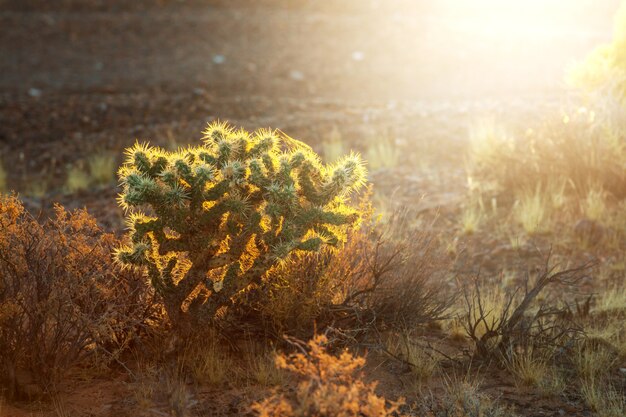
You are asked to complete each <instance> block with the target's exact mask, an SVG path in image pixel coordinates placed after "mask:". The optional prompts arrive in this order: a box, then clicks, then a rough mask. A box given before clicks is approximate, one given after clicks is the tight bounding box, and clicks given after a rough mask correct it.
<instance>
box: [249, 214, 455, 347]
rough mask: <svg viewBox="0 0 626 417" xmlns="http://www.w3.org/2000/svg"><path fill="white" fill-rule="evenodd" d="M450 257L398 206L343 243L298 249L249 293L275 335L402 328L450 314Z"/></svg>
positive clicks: (354, 334)
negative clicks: (413, 227) (381, 220)
mask: <svg viewBox="0 0 626 417" xmlns="http://www.w3.org/2000/svg"><path fill="white" fill-rule="evenodd" d="M364 217H367V216H364ZM449 263H450V261H449V260H448V258H446V257H445V254H444V253H443V251H441V250H440V247H439V246H438V244H437V240H436V237H435V236H434V234H433V233H431V232H428V231H425V230H411V229H410V228H408V227H406V221H405V216H404V215H401V214H398V215H397V216H395V217H393V218H392V219H390V221H389V225H381V224H379V223H377V222H376V221H374V220H369V221H367V222H366V223H365V224H364V225H363V226H362V227H361V228H360V229H356V230H353V231H352V232H351V233H349V235H348V239H347V242H346V244H345V245H344V246H343V247H341V248H340V249H337V250H325V251H322V252H320V253H317V254H297V255H296V256H294V257H293V258H292V259H291V260H289V261H288V262H285V263H283V264H282V265H280V266H279V267H278V268H276V269H274V270H273V271H270V273H271V274H273V278H272V280H271V281H270V280H268V281H266V283H265V284H264V285H263V286H261V287H260V288H259V290H258V291H255V292H253V293H251V294H250V295H249V301H250V304H251V305H252V306H253V309H254V310H255V311H256V312H258V313H260V314H259V315H260V317H261V320H262V321H263V325H262V326H256V327H257V328H263V329H266V330H268V329H269V332H270V333H273V334H275V335H281V334H283V333H287V334H290V335H295V336H297V337H301V338H309V337H311V336H312V334H313V333H314V330H315V327H316V326H317V329H318V330H322V329H324V328H327V327H328V326H332V327H334V328H336V329H339V330H340V332H341V333H343V334H344V335H347V334H350V335H351V337H357V336H363V335H365V334H367V333H368V331H369V330H371V329H373V328H374V327H378V328H387V329H396V330H402V329H405V328H407V327H414V326H417V325H424V324H429V323H432V322H434V321H437V320H439V319H441V318H443V317H444V316H445V315H446V312H447V310H448V308H449V307H450V306H451V304H452V303H453V301H454V297H453V294H451V291H450V289H449V286H448V282H449V280H447V279H446V278H447V277H446V274H447V273H449V271H450V264H449ZM250 320H251V318H250V315H248V316H247V322H248V323H250Z"/></svg>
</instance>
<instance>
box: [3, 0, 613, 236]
mask: <svg viewBox="0 0 626 417" xmlns="http://www.w3.org/2000/svg"><path fill="white" fill-rule="evenodd" d="M618 6H619V1H618V0H594V1H592V0H576V1H570V0H568V1H566V0H545V1H540V0H529V1H523V2H522V1H509V0H456V1H453V0H438V1H432V0H431V1H427V0H388V1H375V0H342V1H339V0H334V1H333V0H323V1H322V0H318V1H313V0H300V1H294V0H289V1H288V0H261V1H244V0H230V1H227V0H135V1H132V2H131V1H126V0H55V1H48V0H0V57H1V58H0V152H1V154H2V159H1V162H2V163H3V166H4V174H3V175H4V183H5V186H4V188H7V189H13V190H17V191H18V192H20V193H21V195H22V196H23V197H25V199H26V200H27V203H28V202H30V204H31V205H32V206H33V207H35V208H45V207H47V206H49V205H50V202H51V201H58V200H60V201H62V202H63V203H64V204H67V205H69V206H70V207H73V206H78V207H80V206H82V205H85V204H87V205H89V206H90V208H91V209H92V211H94V212H95V214H96V215H97V216H98V218H99V219H101V221H102V222H104V223H106V224H108V225H113V226H116V225H118V224H119V216H118V214H116V213H117V211H116V208H115V206H114V204H112V203H111V202H112V196H114V195H115V192H116V190H115V187H114V184H115V178H114V176H113V174H112V172H113V171H114V170H115V167H116V166H117V165H118V164H119V162H120V158H121V153H122V150H123V148H125V147H127V146H129V145H130V144H132V143H133V142H134V141H135V139H136V138H138V139H142V140H149V141H151V142H152V143H154V144H157V145H160V146H166V147H170V148H172V147H176V146H179V145H181V144H187V143H190V142H193V141H194V140H196V139H197V138H198V137H199V136H200V131H201V130H202V128H203V126H204V125H205V124H206V123H207V122H208V121H210V120H214V119H218V118H219V119H224V120H229V121H230V122H232V123H234V124H237V125H242V126H244V127H246V128H250V129H254V128H258V127H264V126H271V127H274V128H280V129H281V130H283V131H285V132H287V133H289V134H290V135H292V136H294V137H296V138H298V139H301V140H304V141H305V142H307V143H309V144H310V145H311V146H313V147H314V148H315V150H316V151H318V152H320V153H322V154H323V155H325V157H326V158H327V159H328V160H332V159H333V158H335V157H336V155H338V154H340V153H343V152H346V151H348V150H350V149H355V150H357V151H360V152H362V153H363V154H365V156H366V159H368V160H369V161H370V171H372V178H371V180H372V181H373V182H374V183H378V184H381V186H380V187H378V189H379V191H380V192H387V197H388V196H389V195H392V194H393V195H394V196H395V197H396V199H399V200H400V201H405V202H413V203H415V201H416V199H417V198H419V204H422V203H423V200H422V199H421V197H419V196H422V195H423V194H424V193H428V194H429V195H430V196H431V200H429V202H428V205H429V206H432V205H434V206H436V205H440V204H443V203H445V201H447V200H446V199H449V198H451V197H450V195H451V193H453V192H454V191H455V187H457V186H458V187H459V189H463V188H464V187H465V186H466V179H465V177H466V175H465V172H464V169H463V160H464V153H463V152H462V148H463V146H464V144H465V143H466V142H467V141H466V139H467V137H468V132H469V130H468V129H470V127H471V126H472V124H473V123H474V122H475V121H476V120H477V119H482V118H484V117H494V118H503V119H506V120H507V123H508V124H510V125H512V126H518V127H519V128H521V129H526V128H528V127H529V124H528V120H529V119H530V118H532V117H534V116H536V115H538V116H541V115H543V114H547V113H548V112H555V111H556V112H559V111H564V110H563V109H564V108H566V107H567V105H568V104H567V102H568V100H570V96H571V95H572V94H575V93H572V92H571V90H570V89H568V88H567V85H566V83H565V81H564V80H565V74H566V73H567V71H568V67H569V66H571V65H572V64H573V63H575V62H577V61H580V60H582V59H584V58H585V57H586V56H587V55H588V54H589V52H590V51H592V50H593V49H594V48H595V47H596V46H597V45H598V44H602V43H605V42H608V41H610V39H611V34H612V27H613V23H612V22H613V16H614V15H615V13H616V10H617V8H618ZM381 143H382V145H380V144H381ZM389 144H391V146H387V145H389ZM94 155H95V156H94ZM416 167H417V168H418V169H417V170H416ZM432 167H437V169H436V170H435V171H433V170H432V169H431V168H432ZM390 171H393V175H389V173H390ZM107 172H110V173H108V174H107ZM441 175H445V176H446V178H445V182H446V186H445V188H444V189H442V187H441V184H443V181H444V179H441V181H440V182H437V181H434V182H433V178H434V177H436V178H435V179H440V177H441ZM94 178H96V179H94ZM97 178H100V179H97ZM450 180H451V181H450ZM94 184H99V185H98V186H97V187H96V186H94ZM387 197H385V198H387ZM403 198H404V200H402V199H403ZM112 213H113V214H112Z"/></svg>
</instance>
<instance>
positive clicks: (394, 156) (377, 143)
mask: <svg viewBox="0 0 626 417" xmlns="http://www.w3.org/2000/svg"><path fill="white" fill-rule="evenodd" d="M366 159H367V163H368V166H369V168H370V169H371V170H373V171H374V170H377V169H382V168H393V167H396V166H397V165H398V162H399V160H400V151H399V149H398V147H397V146H396V145H395V143H393V140H392V139H390V138H386V137H383V138H380V139H377V140H374V141H373V143H370V144H369V146H368V148H367V153H366Z"/></svg>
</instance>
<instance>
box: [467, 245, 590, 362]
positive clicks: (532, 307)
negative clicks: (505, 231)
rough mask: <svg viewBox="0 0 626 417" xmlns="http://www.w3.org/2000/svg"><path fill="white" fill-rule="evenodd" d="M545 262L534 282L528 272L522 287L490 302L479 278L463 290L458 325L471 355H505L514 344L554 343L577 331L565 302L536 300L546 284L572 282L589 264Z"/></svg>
mask: <svg viewBox="0 0 626 417" xmlns="http://www.w3.org/2000/svg"><path fill="white" fill-rule="evenodd" d="M549 262H550V257H549V256H548V260H547V261H546V264H545V266H544V268H543V270H542V271H540V272H539V273H538V276H537V277H536V278H535V280H534V282H531V277H530V276H529V275H528V276H527V277H526V279H525V282H524V284H523V286H520V287H517V288H515V289H514V290H513V291H510V292H508V293H506V294H499V296H496V297H492V298H493V299H492V300H491V301H489V300H488V297H485V294H484V293H483V289H482V288H481V284H480V281H479V280H474V282H473V285H472V286H471V287H469V288H468V287H466V288H465V289H464V301H465V307H466V309H465V313H464V315H463V317H462V324H463V326H464V328H465V331H466V333H467V335H468V336H469V338H470V339H471V340H472V341H473V343H474V346H475V350H474V356H475V357H479V358H489V357H493V356H494V354H498V355H500V354H506V353H507V352H511V351H512V350H513V349H514V347H515V346H535V347H546V346H555V345H559V344H562V343H563V341H564V339H567V338H569V337H571V336H573V335H575V334H576V333H578V332H579V330H580V329H579V326H577V325H576V324H575V323H574V322H573V321H571V320H569V318H568V317H569V315H570V313H571V311H570V309H569V307H568V306H567V305H564V306H563V307H558V306H556V305H555V304H554V303H555V301H554V300H552V301H551V302H550V301H543V302H538V301H537V299H538V296H539V294H540V293H541V292H542V291H543V290H544V289H545V288H546V287H548V286H555V285H564V286H568V285H573V284H575V283H576V282H577V281H578V280H580V279H581V278H582V276H583V274H584V272H585V271H586V270H587V269H588V267H589V265H585V266H582V267H575V268H570V269H563V270H558V269H557V267H555V266H550V264H549ZM496 356H497V355H496Z"/></svg>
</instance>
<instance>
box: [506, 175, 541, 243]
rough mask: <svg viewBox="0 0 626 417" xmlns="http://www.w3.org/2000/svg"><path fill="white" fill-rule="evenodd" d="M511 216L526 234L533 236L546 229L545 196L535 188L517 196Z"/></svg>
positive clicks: (538, 188) (539, 189)
mask: <svg viewBox="0 0 626 417" xmlns="http://www.w3.org/2000/svg"><path fill="white" fill-rule="evenodd" d="M513 215H514V218H515V221H517V222H518V223H519V224H520V225H521V226H522V228H523V229H524V230H525V231H526V233H528V234H531V235H532V234H535V233H539V232H542V231H544V230H545V229H546V224H545V223H546V221H547V219H548V207H547V201H546V196H545V194H544V193H543V192H542V191H541V188H540V187H539V186H537V188H535V190H534V191H525V192H522V193H520V194H519V195H518V198H517V201H516V202H515V206H514V207H513Z"/></svg>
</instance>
